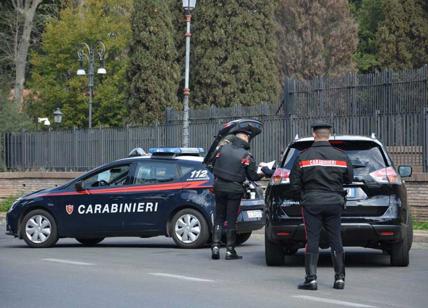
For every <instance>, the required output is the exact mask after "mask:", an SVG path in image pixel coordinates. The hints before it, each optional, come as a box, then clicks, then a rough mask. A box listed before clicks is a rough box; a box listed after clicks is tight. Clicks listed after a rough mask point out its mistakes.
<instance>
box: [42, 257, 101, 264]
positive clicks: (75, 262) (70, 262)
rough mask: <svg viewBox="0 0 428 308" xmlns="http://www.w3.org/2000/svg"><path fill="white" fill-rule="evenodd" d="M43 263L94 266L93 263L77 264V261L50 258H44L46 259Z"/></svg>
mask: <svg viewBox="0 0 428 308" xmlns="http://www.w3.org/2000/svg"><path fill="white" fill-rule="evenodd" d="M43 261H48V262H56V263H64V264H72V265H85V266H91V265H95V264H93V263H86V262H78V261H72V260H64V259H51V258H46V259H43Z"/></svg>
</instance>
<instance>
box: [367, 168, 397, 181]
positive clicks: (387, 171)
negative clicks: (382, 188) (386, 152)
mask: <svg viewBox="0 0 428 308" xmlns="http://www.w3.org/2000/svg"><path fill="white" fill-rule="evenodd" d="M370 176H371V177H372V178H373V179H374V180H375V181H376V182H378V183H390V184H400V183H401V178H400V176H399V175H398V174H397V172H395V170H394V168H393V167H388V168H382V169H379V170H376V171H373V172H372V173H370Z"/></svg>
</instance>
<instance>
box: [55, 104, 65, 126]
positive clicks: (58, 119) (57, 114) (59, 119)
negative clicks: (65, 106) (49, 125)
mask: <svg viewBox="0 0 428 308" xmlns="http://www.w3.org/2000/svg"><path fill="white" fill-rule="evenodd" d="M53 115H54V122H55V124H57V125H59V124H61V122H62V116H63V115H64V114H63V113H62V112H61V109H59V107H58V108H57V109H56V110H55V111H54V113H53Z"/></svg>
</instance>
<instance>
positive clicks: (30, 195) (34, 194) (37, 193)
mask: <svg viewBox="0 0 428 308" xmlns="http://www.w3.org/2000/svg"><path fill="white" fill-rule="evenodd" d="M57 190H58V187H52V188H44V189H39V190H36V191H33V192H31V193H28V194H25V195H23V196H22V197H21V198H20V199H22V200H29V199H32V198H34V197H38V196H40V195H42V194H45V193H49V192H54V191H57Z"/></svg>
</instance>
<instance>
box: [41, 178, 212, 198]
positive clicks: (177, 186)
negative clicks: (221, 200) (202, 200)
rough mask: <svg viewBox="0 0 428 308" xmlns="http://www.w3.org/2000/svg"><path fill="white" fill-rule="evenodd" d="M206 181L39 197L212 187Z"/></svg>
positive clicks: (89, 190)
mask: <svg viewBox="0 0 428 308" xmlns="http://www.w3.org/2000/svg"><path fill="white" fill-rule="evenodd" d="M206 183H208V181H193V182H180V183H171V184H158V185H137V186H127V187H115V188H102V189H87V190H83V191H66V192H53V193H47V194H43V193H42V194H40V195H38V197H45V196H49V197H51V196H72V195H98V194H109V193H129V192H145V191H160V190H179V189H195V188H211V186H204V185H205V184H206Z"/></svg>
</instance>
